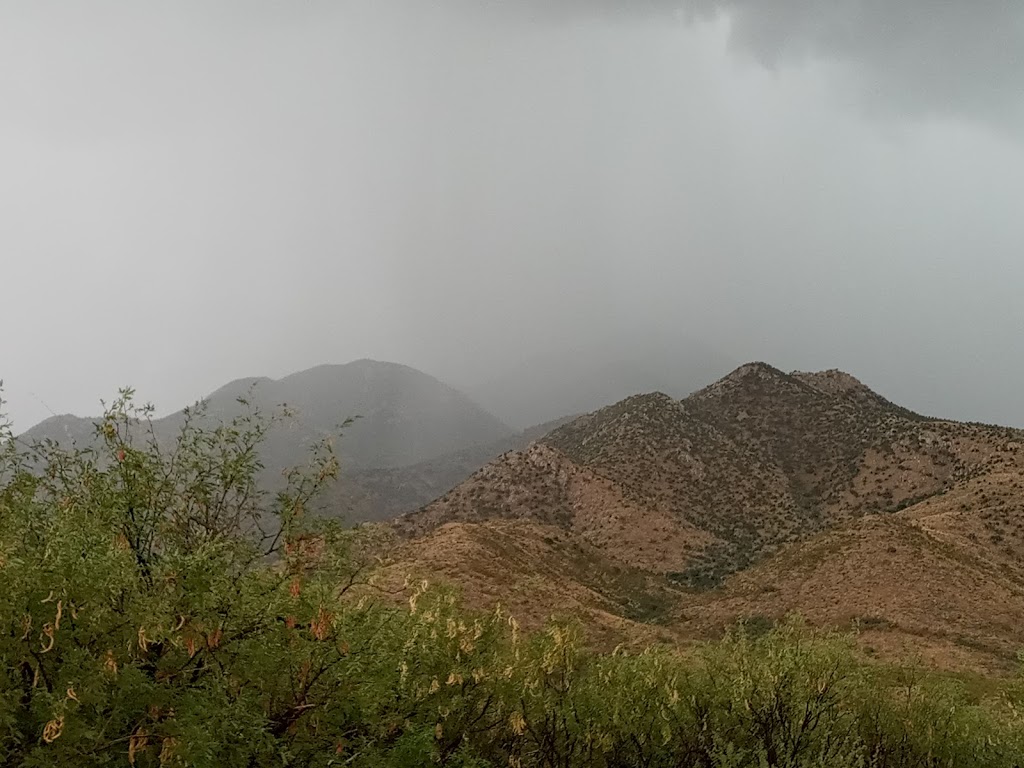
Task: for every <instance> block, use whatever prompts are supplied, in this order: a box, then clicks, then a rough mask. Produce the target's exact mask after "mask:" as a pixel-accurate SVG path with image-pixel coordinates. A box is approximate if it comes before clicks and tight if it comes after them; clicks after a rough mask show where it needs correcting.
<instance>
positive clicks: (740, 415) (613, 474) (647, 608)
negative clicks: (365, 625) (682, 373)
mask: <svg viewBox="0 0 1024 768" xmlns="http://www.w3.org/2000/svg"><path fill="white" fill-rule="evenodd" d="M1021 444H1024V435H1022V433H1019V432H1017V431H1015V430H1010V429H1005V428H1001V427H990V426H983V425H969V424H960V423H954V422H948V421H941V420H937V419H927V418H924V417H922V416H919V415H917V414H914V413H912V412H910V411H907V410H906V409H903V408H900V407H898V406H896V405H894V404H892V403H890V402H889V401H887V400H885V399H884V398H882V397H881V396H879V395H877V394H875V393H874V392H872V391H871V390H870V389H868V388H867V387H865V386H864V385H863V384H861V383H860V382H858V381H857V380H856V379H854V378H853V377H852V376H849V375H847V374H844V373H841V372H838V371H828V372H823V373H793V374H785V373H783V372H781V371H779V370H777V369H775V368H772V367H771V366H768V365H765V364H762V363H754V364H750V365H745V366H743V367H741V368H739V369H737V370H736V371H734V372H733V373H731V374H729V375H728V376H726V377H725V378H723V379H722V380H720V381H719V382H717V383H715V384H713V385H712V386H710V387H707V388H706V389H704V390H701V391H700V392H697V393H695V394H693V395H691V396H690V397H688V398H686V399H685V400H682V401H675V400H673V399H671V398H669V397H667V396H665V395H661V394H651V395H641V396H636V397H631V398H628V399H626V400H624V401H622V402H620V403H617V404H615V405H613V406H610V407H608V408H604V409H602V410H599V411H596V412H595V413H592V414H589V415H587V416H584V417H581V418H579V419H577V420H575V421H573V422H571V423H569V424H567V425H565V426H563V427H561V428H559V429H557V430H555V431H554V432H552V433H551V434H549V435H548V436H546V437H545V438H543V439H542V440H541V441H539V442H538V443H535V444H534V445H532V446H531V447H529V448H528V449H526V450H525V451H520V452H512V453H508V454H505V455H503V456H501V457H499V458H498V459H497V460H495V461H493V462H492V463H490V464H488V465H487V466H485V467H484V468H482V469H481V470H479V471H478V472H476V473H475V474H474V475H473V476H471V477H470V478H469V479H468V480H466V481H465V482H463V483H462V484H460V485H459V486H458V487H456V488H455V489H453V490H452V491H450V492H449V493H448V494H446V495H445V496H444V497H442V498H440V499H438V500H437V501H435V502H434V503H432V504H430V505H428V506H426V507H424V508H423V509H421V510H419V511H417V512H415V513H412V514H409V515H406V516H404V517H403V518H401V519H400V520H399V521H398V522H397V523H396V526H395V528H396V531H397V532H398V534H399V535H400V536H401V537H402V538H403V540H404V543H402V544H401V545H400V546H398V548H397V549H396V560H397V562H396V564H395V566H394V568H395V569H396V570H403V569H404V570H407V571H416V572H422V573H424V574H428V575H433V576H435V577H438V578H442V579H444V580H448V581H454V582H455V583H457V584H459V585H461V586H462V587H463V589H464V590H465V592H466V594H467V597H468V598H469V599H470V600H471V601H473V602H479V603H485V602H492V601H494V600H501V601H504V602H506V603H509V604H511V605H513V606H519V607H521V608H522V610H523V611H524V612H525V615H526V616H527V618H528V620H536V621H539V620H541V619H542V618H543V617H544V616H545V615H547V614H548V613H551V612H556V611H558V610H561V609H562V608H571V609H573V610H575V611H577V612H581V613H583V614H585V615H587V616H590V617H591V618H592V619H594V617H597V619H595V621H596V623H597V624H599V625H600V627H601V630H602V632H603V633H605V634H607V633H608V632H612V631H613V630H614V631H618V632H619V633H620V634H621V635H622V636H623V637H627V636H630V635H631V634H634V633H636V632H639V633H640V634H644V635H645V636H649V635H650V631H651V626H650V625H652V624H656V625H659V632H661V633H662V634H663V633H664V632H665V631H671V632H673V633H675V634H676V636H677V637H698V636H706V635H708V634H713V633H715V632H717V631H719V630H720V629H721V628H722V626H723V625H724V624H728V623H730V622H731V621H734V620H735V619H736V618H738V617H742V616H750V615H756V616H758V617H759V619H760V620H765V619H769V620H770V619H772V618H775V617H777V616H780V615H782V614H784V613H787V612H791V611H799V612H802V613H804V614H806V615H807V616H808V617H809V618H811V619H813V620H816V621H819V622H821V623H828V624H836V625H843V626H848V625H850V624H851V622H854V620H858V621H859V622H860V625H861V626H862V627H866V630H865V633H864V636H865V638H867V637H868V636H873V637H874V638H875V639H874V640H872V641H871V643H872V644H871V645H870V647H872V648H876V647H877V650H879V651H880V652H883V653H886V652H890V651H891V652H897V651H899V652H905V651H906V650H908V649H913V650H915V651H919V652H924V653H927V654H928V655H929V656H930V657H931V658H933V659H935V660H936V661H940V660H941V661H943V663H950V664H961V663H968V661H969V662H970V663H972V664H975V665H984V666H992V665H996V666H998V665H1000V664H1004V663H1006V662H1007V661H1008V660H1009V659H1010V657H1011V655H1012V652H1013V651H1014V650H1015V648H1016V647H1018V646H1019V645H1024V632H1021V631H1020V630H1018V627H1024V622H1022V621H1020V620H1021V619H1024V568H1021V566H1020V562H1021V555H1022V554H1024V493H1022V491H1024V450H1022V449H1021V448H1020V445H1021ZM581 564H585V567H583V565H581ZM562 595H564V596H565V597H564V598H563V597H562ZM979 602H980V603H981V604H982V605H981V606H979V605H978V603H979ZM989 606H991V609H989V608H988V607H989ZM623 621H625V622H626V623H625V624H623V623H622V622H623ZM639 625H646V626H644V627H643V629H642V630H641V629H639ZM634 636H635V634H634ZM865 643H867V640H865ZM866 647H867V646H866Z"/></svg>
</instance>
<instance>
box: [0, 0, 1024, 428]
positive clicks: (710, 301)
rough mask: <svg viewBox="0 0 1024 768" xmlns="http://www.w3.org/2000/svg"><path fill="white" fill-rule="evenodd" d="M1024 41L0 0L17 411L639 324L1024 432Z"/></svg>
mask: <svg viewBox="0 0 1024 768" xmlns="http://www.w3.org/2000/svg"><path fill="white" fill-rule="evenodd" d="M940 6H941V7H940ZM769 8H770V10H769ZM1021 50H1024V10H1021V7H1020V4H1019V3H1016V2H1009V1H1006V2H999V1H998V0H993V1H992V2H986V3H968V2H958V3H952V2H951V3H945V4H940V5H937V4H934V3H925V2H923V0H918V1H917V2H902V3H898V4H897V3H891V2H881V0H871V1H868V2H861V3H845V2H839V1H838V0H836V1H835V2H817V3H812V2H808V1H807V0H788V1H787V2H779V3H770V4H769V3H763V2H761V3H757V2H754V0H722V2H714V1H713V0H694V1H693V2H690V3H684V4H679V3H670V2H655V1H654V0H648V1H646V2H628V3H627V2H625V0H622V2H612V0H595V1H594V2H584V0H576V1H575V2H569V1H566V2H551V1H550V0H548V1H547V2H540V0H537V1H536V2H524V3H511V2H508V3H498V2H492V3H470V2H468V0H463V1H459V2H457V1H456V0H451V1H449V2H439V3H425V2H421V1H417V2H412V1H411V0H409V1H408V2H406V1H399V0H396V1H395V2H386V3H371V2H368V1H365V2H331V3H326V2H324V3H320V2H280V3H271V2H244V3H243V2H191V3H163V4H151V3H146V4H142V3H128V2H117V3H98V2H97V3H88V4H71V3H67V2H32V3H16V2H0V110H2V120H0V211H2V214H0V287H2V297H3V301H4V308H5V310H6V311H5V313H4V318H5V321H4V325H3V328H2V331H0V376H2V377H3V378H4V379H5V396H6V397H7V399H8V400H9V401H10V404H9V406H8V408H9V411H10V414H11V416H12V418H13V419H14V421H15V426H16V428H19V429H26V428H28V427H29V426H31V425H32V424H33V423H35V422H37V421H39V420H41V419H43V418H45V417H46V416H48V415H50V413H51V412H56V413H65V412H71V413H77V414H80V415H92V414H95V413H96V412H97V411H98V409H99V405H98V403H99V400H100V398H109V397H110V396H111V395H113V394H114V393H115V392H116V390H117V388H118V387H119V386H123V385H127V384H130V385H132V386H134V387H136V388H137V389H138V390H139V392H140V395H141V396H143V397H144V398H145V399H149V400H152V401H153V402H154V403H156V404H157V406H158V408H159V410H160V411H161V412H168V411H170V410H173V409H176V408H179V407H181V406H182V405H184V404H186V403H187V402H190V401H192V400H194V399H195V398H197V397H199V396H202V395H204V394H206V393H207V392H209V391H211V390H213V389H215V388H216V387H218V386H220V385H222V384H223V383H225V382H226V381H229V380H231V379H235V378H238V377H242V376H255V375H266V376H271V377H278V376H282V375H284V374H287V373H290V372H292V371H296V370H300V369H303V368H308V367H310V366H313V365H317V364H320V363H325V362H346V361H349V360H353V359H356V358H361V357H372V358H375V359H381V360H393V361H397V362H401V363H405V364H407V365H411V366H414V367H417V368H420V369H422V370H424V371H426V372H428V373H431V374H433V375H436V376H438V377H440V378H442V379H444V380H445V381H447V382H449V383H451V384H453V385H455V386H459V387H465V388H466V389H467V391H472V390H473V389H474V387H476V386H479V385H480V384H481V382H486V381H489V380H493V379H494V378H495V377H501V376H502V374H503V372H504V371H511V370H514V369H516V368H517V367H519V366H520V365H522V364H523V362H522V361H530V360H550V359H552V358H553V357H554V358H559V359H561V360H563V361H569V363H571V365H579V366H585V365H591V366H592V365H594V364H595V361H598V362H600V360H599V359H600V358H601V356H602V355H609V356H610V357H609V359H611V358H612V357H614V356H615V355H617V354H619V353H620V351H621V350H622V349H627V348H628V349H636V348H638V347H639V348H643V347H644V345H645V344H647V343H648V342H649V343H650V344H651V349H658V350H669V352H668V353H669V354H671V350H672V349H680V350H692V349H695V348H700V349H706V350H710V351H711V352H710V354H713V355H715V356H717V358H718V359H721V360H722V361H735V362H737V363H739V362H743V361H746V360H765V361H768V362H771V363H773V364H774V365H777V366H778V367H781V368H784V369H787V370H789V369H803V370H807V369H820V368H833V367H837V368H842V369H844V370H846V371H849V372H851V373H853V374H855V375H856V376H858V377H860V378H861V379H863V380H864V381H865V383H867V384H869V385H870V386H872V387H873V388H875V389H876V390H878V391H879V392H881V393H882V394H884V395H885V396H886V397H888V398H890V399H892V400H895V401H897V402H899V403H901V404H902V405H906V406H908V407H911V408H914V409H916V410H920V411H923V412H926V413H930V414H936V415H943V416H950V417H956V418H961V419H971V420H982V421H990V422H999V423H1004V424H1011V425H1017V426H1024V399H1022V398H1021V396H1020V392H1021V389H1022V384H1024V358H1022V357H1021V356H1020V355H1019V349H1020V339H1021V332H1022V318H1024V314H1022V312H1021V309H1020V301H1019V295H1018V294H1019V286H1020V285H1021V284H1022V283H1024V260H1022V259H1021V258H1020V254H1021V252H1022V248H1024V215H1022V214H1024V122H1022V120H1021V107H1022V106H1024V96H1022V92H1021V90H1020V84H1021V83H1024V58H1022V57H1021V56H1020V51H1021ZM650 340H655V341H650ZM724 372H725V371H724V370H722V371H718V372H716V373H717V374H721V373H724ZM520 426H525V425H520Z"/></svg>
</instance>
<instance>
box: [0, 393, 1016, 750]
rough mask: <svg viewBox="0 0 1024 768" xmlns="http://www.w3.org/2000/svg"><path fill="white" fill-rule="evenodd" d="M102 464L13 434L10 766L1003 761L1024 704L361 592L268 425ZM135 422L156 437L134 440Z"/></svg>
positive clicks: (764, 637)
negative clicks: (611, 643)
mask: <svg viewBox="0 0 1024 768" xmlns="http://www.w3.org/2000/svg"><path fill="white" fill-rule="evenodd" d="M147 415H148V414H147V411H146V410H145V409H136V408H135V407H134V406H133V404H132V399H131V393H130V392H126V393H124V394H123V396H122V397H121V398H120V399H119V400H118V401H116V402H115V403H114V404H113V406H112V407H111V408H110V410H109V411H108V413H107V414H106V416H105V417H104V418H103V420H102V421H101V422H100V424H99V426H98V430H99V437H100V438H101V441H100V445H101V446H102V447H101V448H97V449H95V450H90V451H83V452H68V451H66V450H64V449H62V448H61V447H59V446H56V445H53V444H41V445H37V446H34V447H33V448H32V449H31V450H30V451H28V452H26V451H25V450H24V447H23V446H19V445H17V444H16V443H15V441H14V440H13V438H12V436H11V435H10V431H9V429H6V428H4V430H3V432H0V764H3V765H12V766H14V765H24V766H83V767H88V766H120V765H131V766H139V767H140V768H141V767H143V766H343V765H347V766H419V765H449V766H465V767H466V768H468V767H469V766H474V767H477V766H480V767H482V766H524V767H526V766H550V767H551V768H554V767H555V766H558V767H559V768H570V767H571V766H605V767H606V768H612V767H613V766H614V767H619V766H621V767H623V768H625V767H627V766H629V767H633V766H636V767H639V766H644V767H648V766H650V767H651V768H653V767H654V766H679V767H685V766H695V767H697V766H699V767H701V768H730V767H735V768H739V767H740V766H751V767H753V766H757V767H758V768H761V767H763V766H780V767H781V766H786V767H795V766H808V768H809V767H810V766H833V767H835V768H853V767H854V766H877V767H878V768H886V767H889V766H894V767H895V766H921V767H922V768H925V767H932V766H934V767H935V768H938V766H957V767H958V768H959V767H968V768H969V767H970V766H978V767H979V768H980V767H981V766H1012V765H1018V764H1020V763H1021V761H1024V723H1022V722H1021V719H1020V716H1019V715H1018V713H1017V710H1016V709H1015V706H1014V703H1015V701H1017V698H1016V696H1015V695H1013V691H1010V690H1008V691H999V692H998V693H993V692H992V691H989V692H988V693H987V696H986V697H985V698H981V697H980V696H979V695H978V694H975V693H969V692H968V691H967V690H966V689H965V688H963V687H962V686H959V685H957V684H956V683H955V682H950V681H948V680H939V679H934V678H931V677H928V676H926V675H923V674H920V673H915V672H913V671H912V670H907V671H904V672H901V673H899V674H893V673H891V672H888V671H883V670H880V669H877V668H872V667H866V666H863V665H861V664H859V663H858V662H857V661H856V660H855V657H854V654H853V651H852V646H851V644H850V643H849V640H848V638H844V637H842V636H836V635H828V634H820V633H812V632H810V631H809V630H806V629H804V628H803V627H801V626H800V625H799V624H798V623H797V622H790V623H787V624H785V625H783V626H781V627H780V628H777V629H771V630H766V629H764V628H761V629H760V630H759V631H756V632H755V631H750V630H742V629H741V630H739V631H737V632H736V633H733V634H731V635H729V636H728V637H727V638H726V639H724V640H722V641H720V642H718V643H715V644H711V645H707V646H704V647H702V648H701V649H700V650H698V651H696V652H694V653H688V654H685V655H683V654H680V653H677V652H674V651H671V650H666V649H660V650H651V651H649V652H646V653H641V654H624V653H612V654H607V655H600V654H594V653H591V652H589V651H587V650H586V647H585V644H584V643H583V642H582V640H581V633H580V630H579V629H578V628H575V627H573V626H572V625H567V624H551V625H549V626H548V627H547V629H546V630H544V631H542V632H539V633H535V634H526V633H523V632H521V631H520V630H519V628H518V626H517V624H516V622H515V620H514V618H513V617H510V616H508V615H506V614H504V613H503V612H501V611H494V612H491V613H487V614H473V613H468V612H466V611H464V610H462V609H461V608H460V607H459V605H458V602H457V601H456V600H455V599H454V597H453V596H452V595H451V594H449V593H447V592H444V591H442V590H437V589H432V588H427V587H426V586H424V585H420V586H417V587H413V588H411V589H410V590H409V591H408V592H407V593H406V595H405V597H406V598H407V599H406V600H404V601H397V600H395V599H394V596H392V595H388V594H384V593H383V592H380V591H378V590H377V589H376V588H375V587H374V585H373V579H372V567H371V564H372V560H370V559H368V558H366V557H365V556H363V555H361V552H362V551H363V549H362V548H361V546H360V541H359V537H360V536H361V535H362V534H360V533H359V532H353V531H343V530H340V529H339V528H337V527H335V526H332V525H330V524H329V523H326V522H324V521H322V520H316V519H312V517H311V516H310V515H308V514H306V510H307V509H308V508H309V504H310V502H311V500H312V499H313V498H314V496H315V495H316V494H317V493H318V492H319V490H320V489H321V488H322V487H323V486H324V485H325V484H326V483H328V482H329V481H330V480H331V478H332V477H333V475H334V474H335V473H336V470H337V464H336V462H335V460H334V456H333V453H332V451H331V449H330V446H329V445H328V444H324V445H323V446H321V447H320V448H319V449H318V450H315V451H314V452H313V454H312V455H311V458H310V461H309V463H308V464H307V465H306V466H305V467H304V468H302V469H301V470H298V471H294V472H291V473H290V474H289V476H288V484H287V488H286V490H284V491H283V492H281V493H279V494H277V495H275V496H274V497H272V498H271V497H268V496H266V495H265V494H264V493H262V492H261V491H260V489H259V485H258V484H257V482H256V478H257V477H258V475H259V473H260V471H261V466H260V460H259V452H258V450H257V448H258V445H259V440H260V439H261V437H262V436H264V435H265V434H266V430H267V420H266V419H264V418H263V417H262V416H261V415H260V414H258V413H250V412H246V413H245V415H242V416H239V417H238V418H236V419H235V420H234V421H232V422H230V423H228V424H225V425H223V426H220V427H218V428H215V429H206V428H199V427H196V426H194V425H193V424H194V423H195V422H193V421H191V420H189V419H187V418H186V419H185V420H184V422H183V426H182V429H181V432H180V434H179V436H178V439H177V441H176V442H175V444H174V446H173V447H172V448H170V449H168V448H167V447H166V446H162V445H161V444H160V443H158V442H157V441H155V440H154V441H152V442H147V441H145V440H141V441H140V439H139V438H138V435H139V430H138V429H136V428H135V426H136V425H137V424H139V423H140V422H141V423H142V424H143V425H144V424H145V421H146V418H147ZM144 431H145V430H143V432H144Z"/></svg>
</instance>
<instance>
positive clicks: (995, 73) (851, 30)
mask: <svg viewBox="0 0 1024 768" xmlns="http://www.w3.org/2000/svg"><path fill="white" fill-rule="evenodd" d="M513 5H515V4H512V3H509V4H506V5H504V6H503V7H504V8H505V9H506V10H507V9H509V8H510V7H512V6H513ZM531 11H532V12H533V13H535V14H536V15H537V16H541V17H543V16H544V15H545V14H547V15H548V17H549V18H552V19H557V20H561V21H567V20H572V19H581V18H588V17H589V18H593V17H595V16H604V17H606V18H616V17H617V18H623V17H627V18H628V17H633V18H647V19H651V18H656V17H660V18H662V19H664V18H666V17H669V16H671V15H673V14H674V15H678V16H682V17H685V18H690V19H700V20H706V19H708V18H714V17H717V16H721V15H724V16H725V17H726V18H728V19H729V22H730V27H731V42H732V43H733V44H734V46H735V47H736V48H737V49H739V50H742V51H744V52H745V53H747V54H750V55H752V56H753V57H754V58H755V59H756V60H757V61H758V62H760V63H761V64H763V65H765V66H767V67H771V68H779V67H785V66H795V65H801V64H804V63H806V62H808V61H812V62H820V61H829V62H832V63H834V64H836V65H838V66H839V67H840V69H839V71H838V72H837V75H838V77H839V78H840V79H839V80H838V81H837V83H836V85H837V86H838V87H843V88H845V89H847V90H850V91H853V90H856V91H857V92H858V93H859V96H860V98H861V99H862V100H863V102H864V103H865V104H866V105H867V106H868V107H869V108H871V109H877V110H880V111H885V112H890V113H894V114H899V115H904V116H906V115H911V116H915V117H921V116H928V115H940V116H956V117H965V118H976V119H982V120H985V121H990V122H992V123H994V124H1001V123H1004V122H1010V123H1012V124H1013V126H1014V127H1015V128H1019V126H1020V122H1019V121H1020V119H1021V116H1022V108H1024V94H1022V91H1021V82H1022V81H1024V57H1022V56H1021V51H1022V50H1024V5H1022V4H1021V3H1019V2H1016V0H982V1H981V2H971V1H970V0H949V1H948V2H934V1H933V0H899V1H898V2H894V1H893V0H853V1H852V2H851V1H850V0H773V1H772V2H765V1H764V0H622V1H621V2H618V1H617V0H562V1H561V2H558V1H557V0H556V1H555V2H545V3H544V4H543V5H541V4H540V3H537V4H536V5H534V6H531Z"/></svg>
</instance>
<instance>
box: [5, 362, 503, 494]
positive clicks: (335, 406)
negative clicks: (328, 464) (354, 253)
mask: <svg viewBox="0 0 1024 768" xmlns="http://www.w3.org/2000/svg"><path fill="white" fill-rule="evenodd" d="M241 396H247V397H249V398H250V400H251V402H252V404H253V405H255V406H257V407H259V408H260V409H261V410H263V411H264V412H267V413H269V412H272V411H274V410H276V409H277V408H278V407H279V406H281V405H283V404H284V405H287V406H288V407H289V408H290V409H292V411H294V418H292V419H289V420H288V421H287V423H285V424H283V425H281V426H280V427H278V428H276V429H275V430H273V431H272V432H271V434H270V435H269V436H268V438H267V441H266V444H265V445H264V447H263V460H264V463H265V464H266V466H267V472H268V475H270V476H274V475H276V474H278V473H279V472H280V470H282V469H284V468H286V467H288V466H292V465H293V464H295V463H296V462H301V461H302V460H303V458H304V455H305V451H306V450H307V449H308V448H309V447H310V446H311V445H313V444H314V443H315V442H316V441H317V440H319V439H320V438H322V437H323V436H325V435H329V434H332V433H336V431H337V426H338V425H340V424H342V423H343V422H344V421H345V420H346V419H349V418H353V417H358V419H357V420H356V421H355V422H353V423H352V424H351V425H349V426H348V427H347V428H346V429H345V430H344V435H343V437H342V439H341V440H340V441H339V443H338V451H339V454H340V456H341V458H342V461H343V464H344V466H345V467H346V469H347V470H349V471H357V470H360V469H368V468H394V467H401V466H406V465H413V464H417V463H420V462H425V461H430V460H433V459H437V458H440V457H442V456H445V455H447V454H450V453H453V452H457V451H461V450H466V449H469V448H472V447H473V446H478V445H490V444H493V443H495V442H496V441H499V440H504V439H508V438H512V437H514V435H515V433H514V432H513V431H512V430H511V429H509V428H508V427H507V426H505V425H504V424H503V423H502V422H501V421H499V420H498V419H497V418H496V417H495V416H493V415H491V414H490V413H488V412H487V411H485V410H484V409H483V408H481V407H480V406H478V405H476V404H475V403H474V402H473V401H471V400H470V399H469V398H468V397H466V396H465V395H463V394H462V393H461V392H458V391H457V390H455V389H453V388H452V387H449V386H448V385H446V384H443V383H442V382H440V381H438V380H437V379H434V378H433V377H431V376H428V375H426V374H424V373H421V372H420V371H417V370H414V369H412V368H409V367H407V366H404V365H398V364H395V363H385V362H376V361H372V360H358V361H356V362H353V363H348V364H346V365H324V366H318V367H316V368H311V369H309V370H306V371H301V372H299V373H294V374H292V375H290V376H286V377H284V378H282V379H278V380H272V379H267V378H257V379H239V380H237V381H233V382H231V383H229V384H227V385H225V386H224V387H221V388H220V389H218V390H216V391H215V392H213V393H212V394H210V395H209V396H208V397H207V398H205V399H206V402H207V404H208V408H209V410H208V414H209V419H210V420H222V419H230V418H232V417H233V416H236V415H240V414H242V413H244V412H245V407H244V406H242V405H241V404H240V403H239V402H238V398H239V397H241ZM183 420H184V415H183V412H180V411H179V412H177V413H174V414H171V415H169V416H167V417H165V418H161V419H157V420H156V421H155V422H154V427H155V429H156V431H157V433H158V435H160V436H161V437H162V438H169V437H172V436H173V435H174V434H176V432H177V430H178V428H179V427H180V426H181V424H182V422H183ZM46 437H49V438H52V439H54V440H57V441H58V442H62V443H65V444H67V443H70V442H72V441H74V442H76V443H78V444H87V443H88V442H89V441H90V440H91V439H92V420H90V419H80V418H77V417H56V418H54V419H48V420H47V421H45V422H43V423H41V424H39V425H37V426H36V427H33V428H32V429H30V430H29V431H28V432H26V433H25V434H24V435H22V438H23V439H27V440H31V439H39V438H46Z"/></svg>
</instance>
